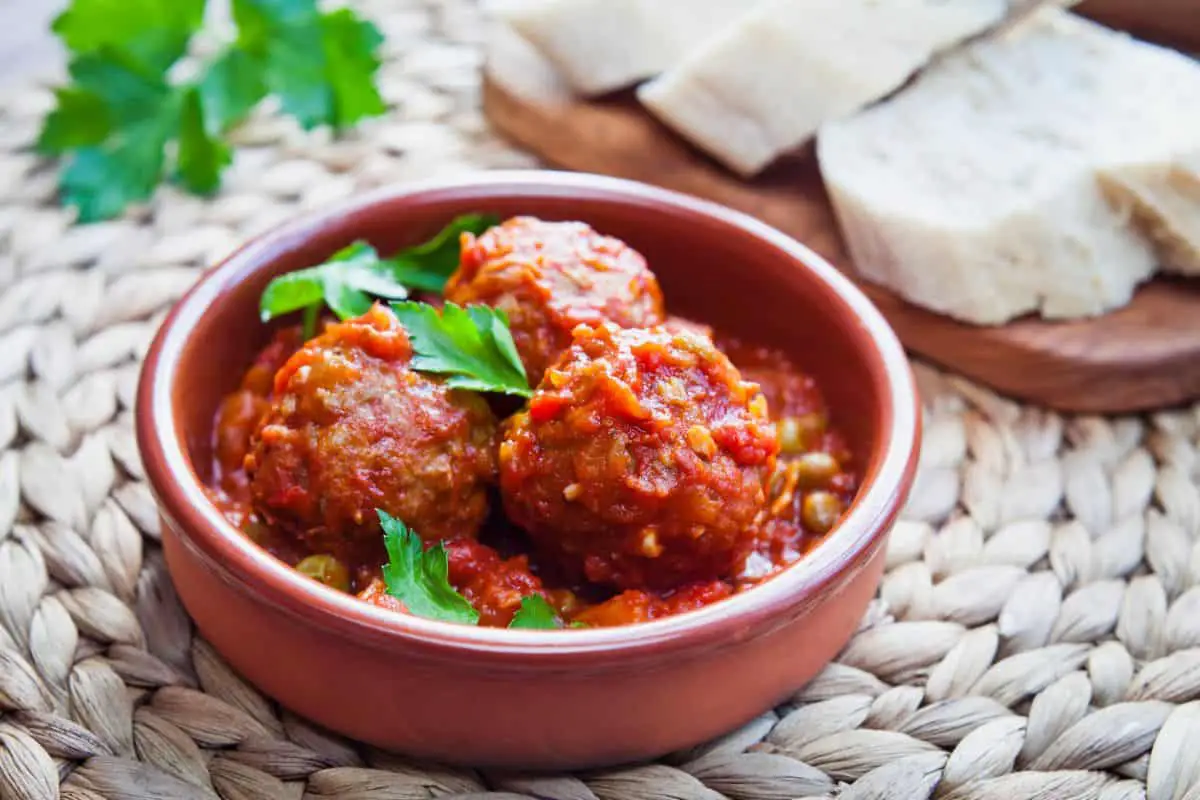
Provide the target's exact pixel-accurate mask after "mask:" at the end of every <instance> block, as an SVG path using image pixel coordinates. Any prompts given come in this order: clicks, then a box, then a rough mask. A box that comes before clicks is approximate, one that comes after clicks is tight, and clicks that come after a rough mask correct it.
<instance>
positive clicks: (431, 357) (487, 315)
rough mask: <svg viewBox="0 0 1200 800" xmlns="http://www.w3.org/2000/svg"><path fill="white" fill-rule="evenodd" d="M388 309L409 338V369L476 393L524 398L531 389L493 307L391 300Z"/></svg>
mask: <svg viewBox="0 0 1200 800" xmlns="http://www.w3.org/2000/svg"><path fill="white" fill-rule="evenodd" d="M392 310H393V311H394V312H395V314H396V317H397V318H398V319H399V320H400V324H402V325H403V326H404V328H405V329H406V330H407V331H408V335H409V338H410V339H411V341H412V347H413V358H412V366H413V369H416V370H419V371H422V372H432V373H435V374H439V375H446V376H448V377H447V378H446V385H447V386H452V387H454V388H457V389H472V390H474V391H478V392H499V393H503V394H511V395H516V396H518V397H530V396H531V395H532V394H533V389H531V388H530V386H529V379H528V378H527V377H526V375H525V367H524V366H523V365H522V364H521V357H520V356H519V355H517V347H516V345H515V344H514V343H513V338H512V332H511V331H510V330H509V328H508V316H507V315H506V314H505V313H504V312H503V311H502V310H500V309H498V308H490V307H488V306H481V305H472V306H467V307H466V308H465V309H464V308H463V307H461V306H458V305H455V304H454V303H446V304H445V305H444V306H443V307H442V309H441V312H440V313H439V311H438V309H436V308H434V307H433V306H431V305H428V304H425V303H414V302H411V301H409V302H402V303H392Z"/></svg>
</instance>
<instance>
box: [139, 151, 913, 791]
mask: <svg viewBox="0 0 1200 800" xmlns="http://www.w3.org/2000/svg"><path fill="white" fill-rule="evenodd" d="M468 212H484V213H493V214H497V215H499V216H500V217H502V218H505V217H511V216H517V215H531V216H536V217H540V218H543V219H547V220H554V219H570V220H582V221H584V222H587V223H589V224H591V225H592V226H593V227H594V228H596V229H597V230H599V231H602V232H604V233H605V234H608V235H611V236H615V237H617V238H619V239H622V240H624V241H625V242H627V243H628V244H629V245H630V246H632V247H634V248H635V249H636V250H638V251H640V252H641V253H642V254H643V255H644V256H645V257H646V259H647V261H648V263H649V264H650V265H651V268H652V269H653V270H654V272H655V273H656V275H657V276H658V280H659V282H660V284H661V286H662V289H663V293H664V295H665V296H666V297H668V298H669V303H670V310H671V311H672V312H673V313H679V314H683V315H685V316H687V317H690V318H692V319H696V320H701V321H703V322H705V323H709V324H713V325H715V326H717V327H719V328H720V329H721V330H723V331H726V332H729V333H731V334H733V335H736V336H739V337H744V338H745V339H747V340H752V341H755V342H757V343H760V344H764V345H769V346H773V347H777V348H780V349H782V350H784V351H785V352H786V353H787V354H788V355H789V356H790V357H791V358H792V359H794V361H795V362H796V363H797V364H799V365H800V366H801V367H802V368H803V369H804V371H805V372H806V373H808V374H810V375H812V376H813V377H814V378H815V379H816V381H817V382H818V384H819V385H820V387H821V389H822V390H823V392H824V394H825V397H826V399H827V400H828V402H829V406H830V407H831V408H832V409H833V414H834V423H835V424H836V425H837V426H838V428H839V429H840V430H841V431H842V432H843V433H844V434H845V436H846V438H847V440H848V442H849V445H850V449H851V450H852V451H853V453H854V455H855V462H856V465H857V469H858V471H859V475H860V476H861V487H860V489H859V491H858V494H857V496H856V498H855V500H854V502H853V504H852V505H851V507H850V509H849V510H848V511H847V513H846V514H845V516H844V517H843V518H842V520H841V521H840V523H839V524H838V525H837V527H836V528H835V529H834V530H833V531H832V532H831V533H830V534H829V535H828V537H827V538H826V539H825V540H824V541H823V542H822V543H821V544H820V545H818V546H817V547H816V548H815V549H814V550H813V551H812V552H811V553H809V554H808V555H806V556H805V557H804V558H803V559H801V560H800V561H799V562H797V563H796V564H795V565H793V566H791V567H788V568H787V569H785V570H784V571H783V572H782V573H780V574H779V575H777V576H775V577H773V578H770V579H769V580H767V581H765V582H763V583H762V584H761V585H759V586H756V587H754V588H752V589H750V590H749V591H746V592H743V593H740V594H736V595H734V596H733V597H730V598H728V599H725V600H721V601H719V602H716V603H714V604H713V605H710V606H706V607H704V608H701V609H699V610H696V611H690V612H687V613H683V614H680V615H678V616H674V617H668V618H665V619H660V620H654V621H651V622H646V623H641V624H637V625H628V626H623V627H613V628H595V629H585V630H557V631H541V630H512V629H503V628H483V627H472V626H466V625H457V624H450V623H443V622H437V621H433V620H428V619H423V618H420V617H415V616H409V615H407V614H400V613H395V612H392V611H388V610H384V609H380V608H377V607H374V606H372V605H369V604H367V603H364V602H361V601H360V600H357V599H355V598H354V597H353V596H350V595H346V594H342V593H339V592H337V591H335V590H333V589H330V588H328V587H325V586H323V585H321V584H319V583H317V582H316V581H313V580H311V579H309V578H307V577H305V576H304V575H301V574H299V573H297V572H296V571H294V570H293V569H292V568H290V567H289V566H287V565H286V564H284V563H283V562H281V561H279V560H277V559H275V558H274V557H272V556H271V555H269V554H267V553H266V552H265V551H264V550H262V549H260V548H259V547H258V546H257V545H256V544H254V543H253V542H251V541H250V540H249V539H247V538H246V537H245V536H244V535H243V534H241V533H240V532H239V531H238V530H237V529H236V528H234V527H233V525H231V524H230V523H229V522H228V521H227V520H226V518H225V517H224V516H223V515H222V514H221V512H220V511H219V510H218V509H217V508H216V506H214V505H213V504H212V503H211V502H210V501H209V499H208V498H207V496H206V494H205V490H204V483H205V480H206V479H207V478H208V474H207V472H208V470H209V469H210V466H209V465H210V464H211V455H212V453H211V444H210V441H211V433H212V426H213V414H214V410H215V409H216V407H217V404H218V403H219V402H220V399H221V397H222V396H224V395H225V393H227V392H228V391H229V390H230V389H231V388H233V385H234V384H235V383H236V381H237V379H238V376H239V375H240V373H241V371H242V370H243V369H244V368H245V367H246V365H248V364H249V362H250V361H251V359H252V358H253V357H254V354H255V353H256V352H257V351H258V349H259V348H261V347H262V346H263V344H264V343H265V342H266V340H267V338H268V336H269V335H270V330H269V329H268V328H267V327H266V326H263V325H262V324H261V323H260V322H259V318H258V298H259V296H260V295H261V293H262V291H263V288H264V287H265V286H266V284H267V282H268V281H269V280H270V279H271V278H272V277H274V276H276V275H279V274H281V273H283V272H288V271H291V270H295V269H299V268H302V267H306V266H309V265H311V264H314V263H318V262H319V261H321V260H323V259H324V258H325V257H327V256H328V255H330V254H331V253H332V252H334V251H335V250H337V249H338V248H340V247H342V246H344V245H346V244H348V243H349V242H351V241H353V240H355V239H360V238H362V239H367V240H369V241H370V242H371V243H372V244H374V245H375V246H376V247H377V248H378V249H379V251H380V252H382V253H385V254H386V253H389V252H392V251H393V250H395V249H397V248H400V247H403V246H406V245H411V244H413V243H415V242H418V241H421V240H423V239H424V238H426V237H428V236H429V235H431V234H432V233H433V232H435V231H437V230H438V229H439V228H440V227H441V226H442V225H444V224H445V223H446V222H447V221H449V220H450V219H451V218H453V217H454V216H456V215H458V214H463V213H468ZM919 414H920V412H919V403H918V401H917V396H916V390H915V388H914V385H913V381H912V376H911V373H910V371H909V367H908V363H907V360H906V358H905V355H904V351H903V349H902V348H901V346H900V344H899V342H898V341H897V339H896V337H895V335H894V334H893V333H892V331H891V330H890V328H889V327H888V326H887V324H886V323H885V322H884V320H883V318H882V317H881V316H880V314H879V313H878V312H877V311H876V309H875V308H874V307H873V306H872V305H871V304H870V302H869V301H868V300H867V299H866V298H865V297H864V296H863V295H862V294H861V293H860V292H859V291H858V290H857V289H856V288H855V287H854V286H853V285H852V284H851V283H850V281H848V280H847V279H846V278H845V277H843V276H842V275H841V274H840V273H838V272H837V270H835V269H834V268H833V267H831V266H830V265H828V264H827V263H825V262H824V261H823V260H821V259H820V258H819V257H818V256H817V255H815V254H814V253H812V252H811V251H809V250H808V249H806V248H805V247H803V246H802V245H800V244H798V243H797V242H795V241H794V240H792V239H789V238H788V237H786V236H784V235H783V234H781V233H779V232H778V231H776V230H774V229H772V228H769V227H767V226H766V225H763V224H761V223H759V222H757V221H755V220H753V219H751V218H749V217H747V216H744V215H741V214H738V213H736V212H733V211H730V210H728V209H725V208H723V207H720V206H717V205H714V204H711V203H706V202H703V201H699V200H695V199H692V198H690V197H687V196H684V195H680V194H674V193H670V192H666V191H662V190H659V189H655V188H651V187H648V186H644V185H641V184H636V183H630V182H626V181H619V180H615V179H610V178H602V177H596V176H590V175H581V174H568V173H551V172H532V171H530V172H515V173H502V172H493V173H487V174H479V175H472V176H468V177H465V178H461V179H456V180H443V181H439V182H436V183H426V184H409V185H404V186H399V187H395V188H390V189H387V190H385V191H382V192H378V193H375V194H372V195H369V196H364V197H362V198H359V199H356V200H353V201H351V202H348V203H345V204H343V205H340V206H336V207H332V208H330V209H328V210H325V211H322V212H319V213H317V214H315V215H311V216H308V217H304V218H302V219H298V220H296V221H294V222H291V223H287V224H285V225H283V226H281V227H279V228H276V229H275V230H272V231H270V232H269V233H267V234H265V235H263V236H261V237H259V238H257V239H256V240H254V241H252V242H251V243H249V244H248V245H246V246H245V247H243V248H242V249H240V250H238V251H237V252H236V253H234V254H233V255H232V256H230V257H229V258H228V259H226V260H225V261H224V262H223V263H222V264H220V265H218V266H217V267H215V268H214V269H212V270H211V271H209V272H208V273H207V274H206V275H205V276H204V277H203V278H202V279H201V280H200V281H199V282H198V283H197V284H196V286H195V287H194V288H193V289H192V290H191V291H190V292H189V293H188V294H187V295H186V296H185V297H184V298H183V299H182V300H181V301H180V302H179V304H178V305H177V306H176V308H175V309H174V310H173V311H172V313H171V315H170V316H169V317H168V318H167V320H166V322H165V323H164V325H163V327H162V329H161V330H160V331H159V333H158V335H157V337H156V339H155V341H154V343H153V345H152V347H151V349H150V351H149V354H148V356H147V358H146V362H145V366H144V368H143V372H142V378H141V384H140V386H139V393H138V416H137V433H138V442H139V445H140V448H141V452H142V457H143V459H144V461H145V465H146V471H147V475H148V477H149V480H150V484H151V486H152V488H153V491H154V493H155V496H156V498H157V500H158V502H159V506H160V510H161V513H162V519H163V523H164V524H163V546H164V549H165V551H166V557H167V563H168V566H169V568H170V571H171V575H172V577H173V578H174V581H175V584H176V587H177V589H178V592H179V595H180V597H181V599H182V600H183V603H184V605H185V606H186V607H187V609H188V611H189V612H190V613H191V615H192V616H193V617H194V618H195V620H196V624H197V625H198V627H199V629H200V631H201V633H202V634H203V635H204V636H205V637H206V638H207V639H208V640H209V641H210V642H211V643H212V644H213V646H214V647H216V648H217V650H218V651H220V652H221V653H222V654H223V655H224V657H225V658H226V659H227V660H228V661H229V663H230V664H231V665H232V666H233V667H234V668H236V669H237V670H238V671H240V672H241V673H242V674H243V675H244V676H246V677H247V678H248V679H249V680H250V681H251V682H253V683H254V684H255V685H256V686H258V687H259V688H260V689H261V690H262V691H263V692H265V693H266V694H268V695H270V696H271V697H273V698H276V699H277V700H278V701H279V702H280V703H281V704H283V705H284V706H286V707H288V708H290V709H292V710H294V711H296V712H297V713H299V714H302V715H304V716H306V717H309V718H311V719H313V720H315V721H316V722H318V723H321V724H323V725H325V726H327V727H329V728H331V729H332V730H335V731H338V732H341V733H344V734H346V735H348V736H351V737H353V738H356V739H360V740H363V741H367V742H370V743H372V744H375V745H378V746H381V747H385V748H389V749H394V750H399V751H401V752H404V753H407V754H411V755H413V756H417V757H423V758H432V759H437V760H441V761H446V762H451V763H461V764H470V765H474V766H499V767H507V768H526V769H569V768H583V767H595V766H600V765H610V764H614V763H620V762H627V761H633V760H640V759H646V758H652V757H656V756H660V755H663V754H665V753H668V752H670V751H673V750H677V749H680V748H684V747H689V746H692V745H695V744H698V743H700V742H703V741H705V740H706V739H709V738H712V737H715V736H718V735H720V734H722V733H724V732H726V731H728V730H730V729H732V728H734V727H736V726H738V725H739V724H741V723H744V722H745V721H747V720H749V719H750V718H752V717H754V716H755V715H757V714H760V713H762V712H763V711H764V710H766V709H768V708H770V707H771V706H772V705H774V704H776V703H778V702H780V701H781V700H783V699H785V698H786V697H787V696H788V695H789V694H790V693H792V692H794V691H795V690H796V689H797V688H799V687H800V686H801V685H802V684H803V683H804V682H805V681H807V680H808V679H809V678H811V677H812V676H813V675H814V674H815V673H816V672H817V671H819V670H820V669H821V668H822V666H824V664H825V663H826V662H827V661H828V660H829V659H831V658H832V657H833V656H834V655H835V654H836V653H837V652H838V650H839V649H840V648H841V647H842V646H843V645H844V644H845V642H846V641H847V639H848V638H849V637H850V635H851V634H852V632H853V631H854V629H855V627H856V625H857V623H858V621H859V618H860V617H861V615H862V613H863V610H864V609H865V607H866V605H867V602H868V601H869V600H870V598H871V597H872V595H873V594H874V592H875V589H876V587H877V585H878V582H879V578H880V575H881V573H882V569H883V558H882V556H883V545H884V541H885V539H886V535H887V533H888V531H889V530H890V528H891V526H892V524H893V523H894V521H895V519H896V517H897V515H898V513H899V511H900V509H901V508H902V506H903V504H904V501H905V499H906V498H907V495H908V492H909V489H910V488H911V485H912V481H913V475H914V472H915V468H916V461H917V454H918V443H919V436H920V419H919Z"/></svg>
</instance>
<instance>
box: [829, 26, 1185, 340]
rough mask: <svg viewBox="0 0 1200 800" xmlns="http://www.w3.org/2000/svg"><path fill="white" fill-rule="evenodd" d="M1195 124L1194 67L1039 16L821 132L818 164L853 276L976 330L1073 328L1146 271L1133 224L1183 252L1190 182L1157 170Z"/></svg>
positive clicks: (1119, 37)
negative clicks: (1023, 322)
mask: <svg viewBox="0 0 1200 800" xmlns="http://www.w3.org/2000/svg"><path fill="white" fill-rule="evenodd" d="M1198 115H1200V67H1197V65H1196V64H1195V63H1193V62H1191V61H1190V59H1188V58H1187V57H1185V56H1182V55H1180V54H1179V53H1176V52H1174V51H1170V50H1166V49H1164V48H1160V47H1156V46H1153V45H1149V44H1145V43H1141V42H1138V41H1136V40H1134V39H1132V38H1130V37H1128V36H1126V35H1124V34H1119V33H1116V32H1114V31H1111V30H1109V29H1107V28H1104V27H1102V26H1100V25H1097V24H1095V23H1092V22H1088V21H1085V20H1083V19H1082V18H1080V17H1077V16H1074V15H1072V14H1069V13H1066V12H1063V11H1058V10H1044V11H1041V12H1038V13H1037V14H1035V15H1033V16H1032V17H1030V18H1029V19H1028V20H1026V21H1025V22H1024V23H1023V24H1021V25H1019V26H1017V27H1015V28H1014V29H1012V30H1010V31H1007V32H1006V33H1005V34H1004V35H1003V36H998V37H994V38H985V39H982V40H980V41H977V42H973V43H971V44H969V45H967V46H966V47H964V48H962V49H961V50H960V51H958V52H955V53H952V54H949V55H947V56H945V57H943V58H941V59H939V60H938V61H937V63H935V64H933V65H931V66H930V67H929V68H928V69H927V70H926V71H925V72H924V73H923V74H922V75H920V76H919V77H918V78H917V80H915V81H914V82H913V84H912V85H911V86H909V87H907V88H906V89H905V90H904V91H902V92H900V93H898V94H897V95H895V96H894V97H893V98H891V99H889V100H887V101H885V102H883V103H881V104H879V105H877V106H875V107H873V108H869V109H867V110H865V111H863V112H861V113H859V114H857V115H855V116H854V117H851V118H848V119H844V120H840V121H837V122H833V123H830V124H828V125H826V126H824V127H823V128H822V130H821V132H820V135H819V138H818V143H817V154H818V158H819V160H820V164H821V171H822V175H823V177H824V180H825V185H826V187H827V188H828V190H829V193H830V198H831V200H832V202H833V206H834V210H835V212H836V214H837V218H838V221H839V224H840V227H841V229H842V232H843V234H844V237H845V239H846V242H847V245H848V247H849V249H850V253H851V256H852V258H853V261H854V265H855V268H856V269H857V270H858V271H859V272H860V273H861V274H862V275H863V276H864V277H866V278H868V279H870V280H873V281H876V282H878V283H881V284H884V285H886V286H889V287H891V288H892V289H893V290H895V291H897V292H898V293H900V294H901V295H903V296H904V297H906V298H908V299H909V300H910V301H912V302H914V303H916V304H919V305H922V306H925V307H928V308H931V309H934V310H936V311H940V312H942V313H945V314H948V315H951V316H953V317H956V318H958V319H962V320H965V321H968V322H973V323H978V324H995V323H1002V322H1005V321H1008V320H1010V319H1013V318H1014V317H1018V316H1021V315H1023V314H1026V313H1029V312H1036V313H1040V314H1042V315H1043V316H1045V317H1049V318H1069V317H1082V316H1090V315H1095V314H1100V313H1102V312H1104V311H1107V310H1109V309H1112V308H1115V307H1118V306H1120V305H1123V304H1124V303H1126V302H1128V301H1129V299H1130V297H1131V296H1132V293H1133V291H1134V289H1135V287H1136V286H1137V285H1138V283H1140V282H1141V281H1143V280H1144V279H1146V278H1147V277H1148V276H1149V275H1150V274H1151V273H1152V272H1153V270H1154V268H1155V266H1156V255H1155V253H1154V250H1153V247H1152V243H1151V240H1150V239H1149V238H1148V237H1147V236H1146V235H1145V234H1146V231H1145V230H1144V229H1143V228H1142V227H1141V226H1140V225H1139V224H1138V223H1139V220H1142V221H1144V220H1151V221H1153V222H1154V224H1155V225H1156V226H1157V227H1158V228H1159V229H1161V231H1160V235H1159V240H1160V241H1159V242H1156V243H1157V244H1159V245H1160V247H1161V246H1162V244H1163V243H1164V242H1169V243H1170V246H1171V247H1174V248H1176V249H1178V250H1179V251H1180V252H1182V253H1187V252H1190V253H1191V255H1192V256H1194V255H1195V248H1196V244H1197V242H1198V241H1200V239H1198V238H1197V236H1196V231H1195V227H1194V226H1195V225H1196V219H1195V217H1194V216H1191V215H1189V213H1188V212H1187V211H1186V209H1185V210H1184V211H1180V209H1181V208H1184V204H1183V203H1182V199H1183V198H1184V197H1189V198H1192V201H1193V203H1194V195H1191V194H1188V192H1190V191H1191V189H1194V188H1195V183H1194V178H1195V176H1194V173H1192V174H1191V177H1190V178H1189V179H1188V181H1192V182H1190V183H1189V182H1188V181H1183V182H1182V185H1183V186H1184V187H1190V188H1184V189H1183V190H1180V189H1178V188H1177V187H1178V186H1179V185H1181V184H1179V183H1177V182H1175V181H1174V180H1173V179H1172V177H1171V176H1174V175H1176V174H1177V172H1178V169H1179V168H1180V167H1181V161H1180V159H1182V158H1185V157H1187V156H1188V154H1189V153H1194V152H1195V151H1196V146H1197V145H1198V144H1200V125H1198V124H1197V120H1198V119H1200V116H1198ZM1102 178H1103V179H1104V180H1103V182H1102V180H1101V179H1102ZM1105 186H1107V187H1108V189H1107V191H1106V190H1105V188H1104V187H1105ZM1188 265H1192V266H1194V261H1193V260H1189V259H1188V258H1186V257H1183V256H1181V257H1180V258H1179V263H1178V266H1179V267H1180V268H1187V267H1188Z"/></svg>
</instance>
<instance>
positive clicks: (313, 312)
mask: <svg viewBox="0 0 1200 800" xmlns="http://www.w3.org/2000/svg"><path fill="white" fill-rule="evenodd" d="M320 313H321V304H320V303H313V304H312V305H311V306H305V307H304V328H303V331H304V341H306V342H307V341H308V340H309V339H311V338H313V337H314V336H316V335H317V317H318V316H319V315H320Z"/></svg>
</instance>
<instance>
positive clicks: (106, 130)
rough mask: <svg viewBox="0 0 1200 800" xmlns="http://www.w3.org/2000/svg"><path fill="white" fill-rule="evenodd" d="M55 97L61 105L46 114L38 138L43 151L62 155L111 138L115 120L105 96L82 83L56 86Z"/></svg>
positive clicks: (39, 149) (48, 153) (38, 147)
mask: <svg viewBox="0 0 1200 800" xmlns="http://www.w3.org/2000/svg"><path fill="white" fill-rule="evenodd" d="M54 97H55V99H56V100H57V101H58V102H57V105H56V106H55V109H54V110H53V111H51V112H50V114H49V115H48V116H47V117H46V121H45V123H44V124H43V126H42V133H41V135H40V136H39V137H38V140H37V150H38V152H39V153H42V154H44V155H59V154H61V153H64V152H66V151H68V150H74V149H76V148H80V147H89V146H92V145H98V144H100V143H101V142H103V141H104V140H105V139H107V138H108V135H109V134H110V133H111V132H112V126H113V121H112V118H111V115H110V114H109V111H108V104H107V103H105V102H104V98H103V97H101V96H100V95H99V94H97V93H96V92H93V91H91V90H90V89H83V88H80V87H78V86H63V87H60V88H58V89H55V90H54Z"/></svg>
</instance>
